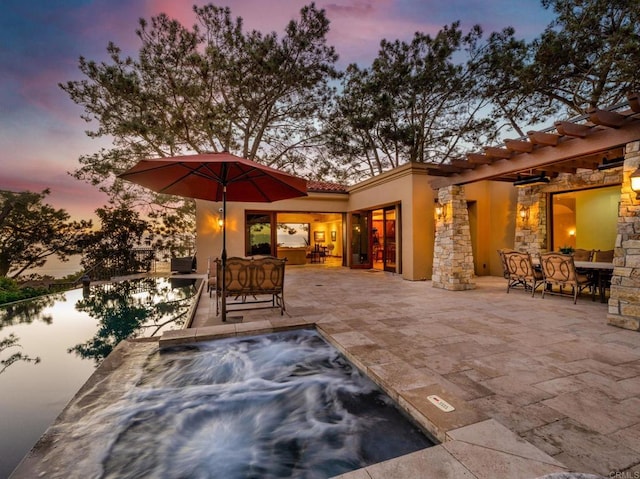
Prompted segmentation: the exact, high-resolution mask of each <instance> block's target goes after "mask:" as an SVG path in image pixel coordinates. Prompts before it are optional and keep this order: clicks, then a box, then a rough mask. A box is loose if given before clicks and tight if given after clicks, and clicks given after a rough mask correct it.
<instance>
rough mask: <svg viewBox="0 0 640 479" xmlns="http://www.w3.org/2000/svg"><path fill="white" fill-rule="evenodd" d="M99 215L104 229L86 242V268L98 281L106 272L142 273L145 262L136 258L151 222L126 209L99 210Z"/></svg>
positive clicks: (101, 228) (122, 207) (93, 233)
mask: <svg viewBox="0 0 640 479" xmlns="http://www.w3.org/2000/svg"><path fill="white" fill-rule="evenodd" d="M96 215H97V216H98V218H99V220H100V224H101V227H100V229H99V230H97V231H93V232H91V234H89V235H87V236H86V237H85V238H84V240H83V242H82V247H83V251H82V254H83V256H82V266H83V267H84V268H85V269H86V270H87V272H88V273H89V274H90V275H92V276H94V277H95V276H96V275H98V276H99V272H100V271H102V270H104V269H106V270H108V271H109V274H124V273H130V272H133V271H140V270H141V269H142V268H143V267H144V264H145V261H144V259H142V258H138V257H136V256H135V255H134V254H133V249H134V247H136V246H139V245H141V244H142V242H143V236H144V235H145V233H148V230H149V228H148V223H147V221H145V220H143V219H140V217H139V215H138V213H137V212H136V211H134V210H132V209H130V208H127V207H126V206H124V205H119V206H115V207H105V208H98V209H97V210H96ZM114 272H115V273H114Z"/></svg>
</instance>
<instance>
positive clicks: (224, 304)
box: [222, 185, 227, 323]
mask: <svg viewBox="0 0 640 479" xmlns="http://www.w3.org/2000/svg"><path fill="white" fill-rule="evenodd" d="M226 279H227V185H223V187H222V322H223V323H224V322H226V321H227V291H226V285H225V283H226Z"/></svg>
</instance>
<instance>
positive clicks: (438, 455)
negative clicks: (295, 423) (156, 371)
mask: <svg viewBox="0 0 640 479" xmlns="http://www.w3.org/2000/svg"><path fill="white" fill-rule="evenodd" d="M293 329H315V330H316V331H318V333H319V334H320V335H321V336H322V337H323V338H324V339H325V340H327V341H328V342H329V343H331V344H332V345H333V346H334V347H336V348H337V349H338V350H339V351H340V352H341V353H342V354H344V355H345V357H347V358H348V359H349V360H350V361H351V362H352V363H353V364H354V365H355V366H356V367H358V368H359V369H360V370H361V371H363V372H364V373H365V374H366V375H367V376H368V377H369V378H371V379H372V380H373V381H374V382H375V383H376V384H377V385H378V386H379V387H380V388H381V389H382V390H384V391H385V392H386V393H387V394H388V395H389V396H390V397H391V398H392V399H394V400H395V401H396V403H397V405H398V406H399V407H400V409H401V410H402V411H404V412H405V413H406V414H407V415H409V416H410V417H411V418H412V419H413V420H414V421H415V422H416V423H417V424H418V425H419V426H420V427H421V428H423V430H424V431H425V433H426V434H428V435H430V436H432V437H433V438H435V439H436V440H437V441H438V442H439V443H440V444H438V445H436V446H433V447H430V448H427V449H423V450H421V451H417V452H414V453H411V454H407V455H405V456H401V457H398V458H394V459H390V460H388V461H384V462H381V463H378V464H373V465H371V466H368V467H365V468H362V469H358V470H355V471H352V472H349V473H346V474H343V475H340V476H336V477H339V478H340V479H383V478H384V479H412V478H416V479H417V478H423V477H431V476H433V477H438V478H444V479H447V478H452V479H453V478H460V477H468V478H487V479H489V478H493V479H498V478H505V479H506V478H513V477H518V478H536V477H540V476H544V475H548V474H553V473H567V472H569V470H568V468H567V467H566V466H565V465H564V464H562V463H560V462H559V461H557V460H556V459H554V458H552V457H551V456H549V455H548V454H547V453H545V452H543V451H541V450H540V449H538V448H537V447H535V446H534V445H532V444H531V443H529V442H527V441H525V440H524V439H522V438H520V437H519V436H518V435H517V434H515V433H514V432H513V431H511V430H509V429H508V428H507V427H505V426H504V425H502V424H500V423H499V422H498V421H496V420H495V419H492V418H489V417H487V416H486V415H484V414H482V413H481V412H479V411H477V410H476V409H474V408H473V407H471V406H470V405H468V404H467V402H466V401H464V400H463V399H461V398H460V397H457V396H456V395H455V394H453V393H451V392H450V391H447V390H445V389H444V388H443V387H442V386H441V385H439V384H436V383H434V382H432V381H429V378H428V377H420V375H418V374H412V371H413V368H411V367H410V366H409V365H406V364H397V362H385V360H384V358H381V357H376V353H379V350H376V349H374V348H368V346H370V345H369V344H368V340H367V339H366V338H365V337H364V336H359V334H358V333H357V332H340V331H332V328H331V325H330V324H323V323H322V322H314V321H305V320H283V319H280V318H278V319H275V320H273V321H271V320H268V319H265V320H261V321H253V322H247V323H231V324H224V325H214V326H205V327H197V328H190V329H181V330H174V331H167V332H165V333H163V335H162V337H161V338H160V340H159V347H160V348H161V349H162V348H166V347H172V346H177V345H183V344H189V343H194V342H199V341H210V340H216V339H223V338H229V337H236V336H249V335H259V334H268V333H273V332H280V331H289V330H293ZM404 366H406V368H405V367H404ZM429 396H437V397H438V398H441V399H443V400H444V401H446V403H448V404H449V405H452V406H453V407H454V408H455V410H453V411H450V412H445V411H443V410H441V409H439V408H438V407H437V406H436V405H434V404H433V403H432V402H431V401H429V400H428V397H429ZM572 477H580V475H576V476H572Z"/></svg>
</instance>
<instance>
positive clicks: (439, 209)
mask: <svg viewBox="0 0 640 479" xmlns="http://www.w3.org/2000/svg"><path fill="white" fill-rule="evenodd" d="M435 211H436V217H437V218H438V219H439V220H441V219H444V218H446V217H447V205H446V204H444V205H443V204H442V203H440V202H439V201H438V200H436V207H435Z"/></svg>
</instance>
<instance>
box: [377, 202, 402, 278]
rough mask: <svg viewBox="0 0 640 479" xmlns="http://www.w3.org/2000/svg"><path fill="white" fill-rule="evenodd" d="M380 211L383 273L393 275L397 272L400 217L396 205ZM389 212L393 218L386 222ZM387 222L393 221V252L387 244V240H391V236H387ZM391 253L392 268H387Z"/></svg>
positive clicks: (388, 243)
mask: <svg viewBox="0 0 640 479" xmlns="http://www.w3.org/2000/svg"><path fill="white" fill-rule="evenodd" d="M381 209H382V225H383V226H382V228H383V231H384V242H383V245H382V248H383V252H382V265H383V266H382V268H383V270H384V271H389V272H390V273H395V272H396V271H398V244H400V241H399V239H400V238H399V234H398V232H399V229H398V217H399V216H400V214H399V211H400V209H399V208H398V205H391V206H386V207H384V208H381ZM390 211H393V216H394V218H393V219H392V220H388V219H387V215H388V213H389V212H390ZM388 221H393V250H392V249H391V244H390V242H389V239H390V238H391V236H387V228H388V225H387V222H388ZM392 252H393V261H392V263H391V264H392V266H389V263H390V262H389V261H388V259H389V257H390V255H391V253H392Z"/></svg>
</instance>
